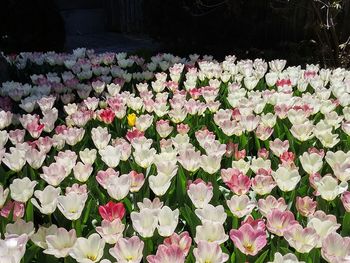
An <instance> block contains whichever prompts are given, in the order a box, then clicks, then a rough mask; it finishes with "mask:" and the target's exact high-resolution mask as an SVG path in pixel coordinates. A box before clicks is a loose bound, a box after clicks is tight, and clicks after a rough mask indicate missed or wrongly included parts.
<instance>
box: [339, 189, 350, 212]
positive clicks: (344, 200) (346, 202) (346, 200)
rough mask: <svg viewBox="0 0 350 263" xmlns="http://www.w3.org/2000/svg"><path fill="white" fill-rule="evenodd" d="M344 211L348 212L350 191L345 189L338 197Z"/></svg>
mask: <svg viewBox="0 0 350 263" xmlns="http://www.w3.org/2000/svg"><path fill="white" fill-rule="evenodd" d="M340 199H341V201H342V203H343V206H344V208H345V210H346V212H349V213H350V192H349V191H345V192H344V193H343V194H342V195H341V197H340Z"/></svg>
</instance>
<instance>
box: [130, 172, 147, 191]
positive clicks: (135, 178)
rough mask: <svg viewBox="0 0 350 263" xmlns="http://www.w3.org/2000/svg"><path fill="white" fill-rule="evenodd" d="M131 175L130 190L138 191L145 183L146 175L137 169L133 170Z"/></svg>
mask: <svg viewBox="0 0 350 263" xmlns="http://www.w3.org/2000/svg"><path fill="white" fill-rule="evenodd" d="M129 176H130V178H131V187H130V192H132V193H133V192H138V191H139V190H140V189H141V187H142V186H143V184H144V183H145V176H144V175H143V173H137V172H136V171H131V172H130V173H129Z"/></svg>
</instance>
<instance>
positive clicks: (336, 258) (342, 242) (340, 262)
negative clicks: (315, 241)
mask: <svg viewBox="0 0 350 263" xmlns="http://www.w3.org/2000/svg"><path fill="white" fill-rule="evenodd" d="M321 255H322V257H323V258H324V259H325V260H326V261H327V262H329V263H333V262H334V263H345V262H349V259H350V238H349V237H342V236H341V235H339V234H338V233H336V232H332V233H330V234H329V235H328V236H327V237H326V239H324V240H323V242H322V248H321Z"/></svg>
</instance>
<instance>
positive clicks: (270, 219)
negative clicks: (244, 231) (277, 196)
mask: <svg viewBox="0 0 350 263" xmlns="http://www.w3.org/2000/svg"><path fill="white" fill-rule="evenodd" d="M295 224H298V221H296V220H295V219H294V214H293V213H292V212H290V211H280V210H278V209H274V210H272V212H271V213H270V214H268V215H267V224H266V227H267V229H268V230H269V231H270V232H271V233H273V234H275V235H277V236H283V235H284V232H286V231H287V230H288V229H289V228H291V227H292V226H293V225H295Z"/></svg>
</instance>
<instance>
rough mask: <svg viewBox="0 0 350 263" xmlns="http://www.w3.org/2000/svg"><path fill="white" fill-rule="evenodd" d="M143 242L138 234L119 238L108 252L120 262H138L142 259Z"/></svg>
mask: <svg viewBox="0 0 350 263" xmlns="http://www.w3.org/2000/svg"><path fill="white" fill-rule="evenodd" d="M143 247H144V243H143V241H141V240H140V238H139V237H138V236H132V237H130V238H119V239H118V241H117V243H116V244H115V246H114V247H113V248H111V249H109V253H110V254H111V255H112V256H113V257H114V258H115V259H116V260H117V261H118V262H120V263H139V262H141V260H142V256H143V255H142V251H143Z"/></svg>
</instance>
